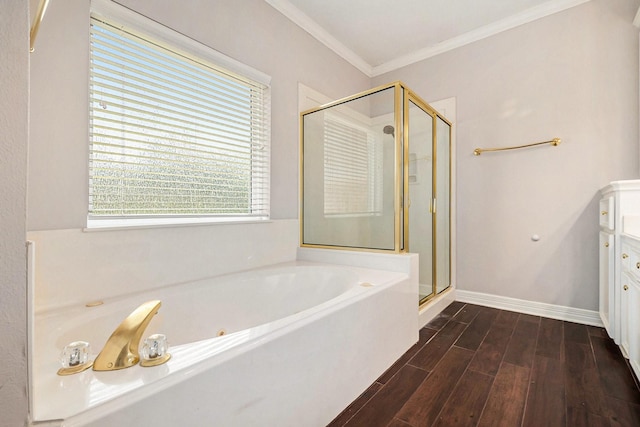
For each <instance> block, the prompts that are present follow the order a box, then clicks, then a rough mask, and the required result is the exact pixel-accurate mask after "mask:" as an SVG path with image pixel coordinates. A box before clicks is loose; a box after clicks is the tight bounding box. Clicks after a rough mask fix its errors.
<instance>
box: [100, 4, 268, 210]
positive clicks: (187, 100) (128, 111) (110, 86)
mask: <svg viewBox="0 0 640 427" xmlns="http://www.w3.org/2000/svg"><path fill="white" fill-rule="evenodd" d="M175 36H176V37H184V36H181V35H179V34H177V33H176V34H175ZM190 42H191V43H193V41H190ZM90 52H91V53H90V55H91V63H90V91H89V93H90V161H89V222H91V220H92V219H97V220H101V219H108V218H119V219H128V218H154V217H167V218H172V217H175V218H184V217H194V218H200V217H209V218H212V219H214V220H215V219H220V220H224V219H226V220H229V219H245V218H246V219H256V218H259V219H265V218H268V216H269V173H270V171H269V167H270V159H269V153H270V147H269V134H270V130H269V121H270V115H269V104H270V102H269V87H268V86H267V85H266V84H264V83H260V82H256V81H252V80H251V79H248V78H244V77H242V76H240V75H237V74H235V73H234V72H230V71H227V70H225V69H222V68H220V67H219V66H216V65H215V64H214V63H212V62H210V61H209V60H208V58H206V57H205V58H202V57H194V55H193V54H191V53H185V52H183V51H181V50H180V49H178V48H174V47H171V46H168V45H167V44H166V43H164V42H158V41H157V40H154V39H152V38H151V37H148V36H146V35H142V34H141V33H138V32H137V31H131V30H130V29H128V28H126V27H125V26H122V25H117V24H114V23H112V22H105V20H104V19H102V18H96V17H95V16H93V15H92V19H91V49H90ZM216 54H217V55H220V54H219V53H217V52H216Z"/></svg>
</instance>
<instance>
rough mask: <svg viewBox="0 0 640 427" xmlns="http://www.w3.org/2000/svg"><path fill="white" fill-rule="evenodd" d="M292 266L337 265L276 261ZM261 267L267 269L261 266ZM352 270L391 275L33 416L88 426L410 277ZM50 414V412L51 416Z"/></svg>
mask: <svg viewBox="0 0 640 427" xmlns="http://www.w3.org/2000/svg"><path fill="white" fill-rule="evenodd" d="M292 265H314V266H316V265H317V266H332V267H335V266H337V265H335V264H324V263H315V262H306V261H305V262H300V261H294V262H287V263H282V264H277V266H292ZM273 267H275V266H273ZM337 267H341V268H345V266H344V265H339V266H337ZM348 268H350V269H351V267H348ZM260 269H264V268H260ZM353 270H356V271H358V272H359V275H360V277H361V275H362V272H367V273H369V275H371V274H375V273H385V274H384V275H385V276H387V275H388V276H387V279H386V280H383V281H375V280H369V281H368V282H369V283H371V284H372V286H371V287H362V286H357V287H354V288H353V289H351V290H349V291H347V292H346V293H345V294H342V295H339V296H337V297H334V298H332V299H330V300H328V301H325V302H323V303H321V304H319V305H317V306H315V307H312V308H310V309H307V310H305V311H303V312H300V313H294V314H292V315H290V316H287V317H284V318H281V319H278V320H275V321H273V322H271V323H268V324H266V325H258V326H256V327H254V328H250V329H248V330H244V331H238V332H236V333H233V334H229V335H226V336H224V337H214V338H209V339H205V340H201V341H198V342H195V343H189V344H183V345H180V346H175V347H172V348H171V349H170V352H171V353H172V354H174V357H173V358H172V360H170V361H169V362H168V363H167V365H166V367H172V368H173V369H174V370H172V371H170V372H169V373H168V374H165V375H164V376H162V377H160V378H157V379H154V380H151V381H149V382H147V383H143V384H139V382H137V383H134V384H129V385H128V389H127V390H126V391H123V392H122V393H121V394H119V395H118V396H115V397H112V398H110V399H106V400H104V401H99V403H94V404H93V405H92V406H89V407H87V408H86V409H84V410H83V411H81V412H78V413H75V414H71V415H66V414H62V416H60V415H56V414H55V413H53V412H51V411H43V410H40V411H39V412H38V409H39V408H41V407H39V406H38V404H37V403H38V402H35V405H34V409H35V410H34V414H33V415H34V418H35V419H36V420H37V421H47V420H58V419H64V421H63V422H62V423H61V424H60V425H62V426H80V425H85V424H87V423H90V422H92V421H95V420H97V419H99V418H101V417H103V416H105V415H107V414H110V413H113V412H115V411H117V410H119V409H121V408H123V407H127V406H129V405H131V404H133V403H136V402H138V401H140V400H143V399H145V398H147V397H149V396H152V395H153V394H155V393H157V392H160V391H163V390H166V389H168V388H170V387H171V386H174V385H176V384H179V383H181V382H184V381H186V380H188V379H189V378H192V377H193V376H196V375H198V374H200V373H202V372H204V371H206V370H209V369H212V368H214V367H216V366H218V365H220V364H222V363H224V362H226V361H228V360H230V359H232V358H233V357H236V356H238V355H239V354H243V353H245V352H248V351H250V350H252V349H254V348H257V347H259V346H260V345H262V344H263V343H265V342H269V341H272V340H275V339H277V338H279V337H282V336H283V335H286V334H287V333H289V332H290V331H293V330H296V329H299V328H302V327H304V326H305V325H308V324H309V323H312V322H314V321H315V320H317V319H319V318H322V317H325V316H328V315H330V314H331V313H332V312H334V311H337V310H340V309H342V308H344V307H345V306H348V305H350V304H353V303H355V302H357V301H360V300H362V299H364V298H366V297H367V296H369V295H371V294H372V293H377V292H381V291H383V290H384V289H387V288H388V287H390V286H393V285H395V284H396V283H398V282H400V281H403V280H407V279H408V275H406V274H404V273H396V272H389V271H382V270H373V269H363V268H358V267H353ZM360 284H362V282H360ZM118 299H119V298H118ZM265 327H266V328H267V330H266V331H263V332H260V333H257V334H256V335H255V337H251V335H252V332H256V331H257V330H259V329H261V328H265ZM242 333H245V334H248V335H249V337H250V338H249V339H247V340H244V341H242V342H240V343H237V344H235V345H233V346H231V347H230V348H226V349H219V348H218V349H216V351H215V352H212V351H211V349H207V347H208V346H211V344H212V343H213V342H214V340H217V342H218V343H219V342H220V341H230V340H233V338H235V337H237V334H242ZM198 349H201V350H202V351H203V353H202V354H200V355H198V359H197V360H196V361H193V357H194V355H193V353H194V351H196V350H198ZM205 349H206V351H205ZM187 352H190V353H192V354H191V355H190V356H189V357H188V360H189V363H186V361H185V363H184V364H183V365H181V364H179V361H180V360H181V358H180V357H179V356H180V355H181V354H187ZM159 368H161V367H155V368H142V367H139V366H135V367H132V368H128V369H127V370H123V371H115V372H105V373H99V374H100V375H102V376H107V375H120V376H126V375H128V374H130V373H132V372H134V373H135V372H136V371H138V372H140V373H144V372H146V371H148V372H150V373H152V372H153V371H151V370H152V369H159ZM141 370H144V371H141ZM125 371H126V372H125ZM83 374H85V373H82V374H77V375H83ZM86 374H88V375H94V374H95V373H93V371H87V372H86ZM138 376H139V375H138ZM151 384H153V387H148V386H149V385H151ZM41 413H42V415H40V414H41ZM48 414H51V415H48Z"/></svg>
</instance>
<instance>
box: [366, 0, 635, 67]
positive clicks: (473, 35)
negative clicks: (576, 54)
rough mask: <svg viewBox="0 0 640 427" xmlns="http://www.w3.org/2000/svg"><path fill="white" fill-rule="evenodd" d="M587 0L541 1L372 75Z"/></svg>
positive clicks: (388, 64) (403, 57)
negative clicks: (537, 4) (541, 2)
mask: <svg viewBox="0 0 640 427" xmlns="http://www.w3.org/2000/svg"><path fill="white" fill-rule="evenodd" d="M588 1H591V0H552V1H549V2H546V3H543V4H541V5H539V6H535V7H532V8H530V9H527V10H525V11H524V12H521V13H519V14H516V15H512V16H510V17H508V18H505V19H501V20H500V21H496V22H494V23H492V24H489V25H485V26H484V27H480V28H478V29H476V30H473V31H469V32H467V33H464V34H461V35H459V36H457V37H453V38H451V39H448V40H445V41H443V42H441V43H438V44H436V45H433V46H429V47H426V48H424V49H420V50H418V51H415V52H413V53H411V54H408V55H404V56H401V57H399V58H396V59H393V60H391V61H388V62H386V63H384V64H381V65H378V66H376V67H373V72H372V75H373V76H374V77H375V76H379V75H381V74H384V73H388V72H390V71H394V70H397V69H399V68H402V67H406V66H407V65H411V64H414V63H416V62H420V61H422V60H425V59H427V58H431V57H433V56H436V55H439V54H441V53H444V52H448V51H450V50H453V49H456V48H459V47H462V46H465V45H468V44H471V43H473V42H476V41H478V40H482V39H485V38H488V37H491V36H493V35H496V34H499V33H501V32H503V31H507V30H510V29H512V28H516V27H519V26H520V25H524V24H528V23H529V22H532V21H535V20H537V19H541V18H544V17H546V16H549V15H553V14H554V13H558V12H562V11H563V10H566V9H570V8H572V7H575V6H579V5H581V4H582V3H586V2H588ZM639 13H640V11H639ZM636 19H639V18H638V16H636ZM639 20H640V19H639Z"/></svg>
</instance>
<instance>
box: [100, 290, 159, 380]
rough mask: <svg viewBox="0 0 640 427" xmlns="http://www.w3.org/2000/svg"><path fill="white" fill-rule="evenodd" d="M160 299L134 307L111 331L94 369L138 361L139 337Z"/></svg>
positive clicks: (122, 365) (121, 367) (118, 367)
mask: <svg viewBox="0 0 640 427" xmlns="http://www.w3.org/2000/svg"><path fill="white" fill-rule="evenodd" d="M160 305H161V303H160V301H158V300H154V301H148V302H145V303H144V304H142V305H140V306H139V307H138V308H136V309H135V310H134V311H133V312H132V313H131V314H130V315H129V316H127V318H126V319H124V320H123V321H122V323H120V325H119V326H118V327H117V328H116V329H115V331H113V333H112V334H111V336H110V337H109V339H108V340H107V343H106V344H105V345H104V347H103V348H102V351H101V352H100V354H98V357H96V360H95V361H94V362H93V370H94V371H113V370H116V369H124V368H129V367H131V366H134V365H135V364H137V363H138V361H140V353H139V351H138V348H139V346H140V339H141V338H142V334H143V333H144V331H145V329H147V326H148V325H149V322H151V319H152V318H153V316H155V315H156V313H158V310H159V309H160Z"/></svg>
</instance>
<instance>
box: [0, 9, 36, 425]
mask: <svg viewBox="0 0 640 427" xmlns="http://www.w3.org/2000/svg"><path fill="white" fill-rule="evenodd" d="M28 35H29V3H27V2H20V1H10V2H3V4H2V13H0V46H2V47H1V48H0V82H1V83H0V182H1V183H2V185H1V186H0V337H2V342H1V343H0V424H1V425H3V426H4V425H6V426H22V425H24V424H25V422H26V420H27V356H26V352H27V348H26V347H27V302H26V301H27V295H26V294H27V286H26V274H27V273H26V256H25V254H26V248H25V232H26V228H25V221H26V186H27V141H28V130H29V129H28V119H29V109H28V108H29V105H28V99H29V98H28V94H29V38H28Z"/></svg>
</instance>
